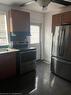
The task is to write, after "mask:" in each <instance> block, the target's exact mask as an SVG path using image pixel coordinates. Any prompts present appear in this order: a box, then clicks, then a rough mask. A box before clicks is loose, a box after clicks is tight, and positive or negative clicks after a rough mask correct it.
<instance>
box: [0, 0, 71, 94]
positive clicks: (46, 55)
mask: <svg viewBox="0 0 71 95" xmlns="http://www.w3.org/2000/svg"><path fill="white" fill-rule="evenodd" d="M1 3H2V2H1ZM5 3H6V4H5ZM5 3H4V4H0V10H1V12H6V13H7V25H8V32H9V34H8V36H10V35H11V36H12V37H13V38H12V40H13V39H14V40H15V38H16V37H18V36H17V35H20V33H21V32H22V30H19V29H23V27H21V28H19V27H17V28H16V26H15V25H16V24H17V26H19V25H18V23H16V24H15V23H14V26H15V28H16V29H17V31H18V32H20V33H17V34H16V33H12V31H13V30H12V27H11V28H10V24H9V17H8V16H9V14H8V13H9V11H10V12H11V9H13V10H19V12H20V11H25V12H27V13H28V12H29V13H30V24H31V25H40V26H41V33H40V39H41V40H40V47H41V48H39V51H40V52H39V53H38V51H37V53H38V54H40V56H39V58H38V57H37V59H41V61H42V62H41V61H40V60H39V61H40V62H39V61H38V62H36V65H38V66H36V69H37V70H38V71H36V74H37V73H39V75H38V74H37V76H39V77H36V78H35V70H34V72H31V73H29V74H28V75H29V77H28V75H27V74H25V76H26V77H28V78H25V77H24V82H22V81H23V79H21V78H19V77H18V78H19V79H18V78H15V80H14V78H13V79H12V78H11V80H9V79H8V80H5V81H7V82H5V81H4V80H3V83H5V85H6V86H7V83H8V82H9V83H8V85H9V86H7V87H4V86H5V85H4V86H3V87H2V88H1V93H15V92H16V93H17V92H18V93H20V94H21V93H24V95H25V94H26V92H27V91H28V90H27V89H29V88H31V89H32V87H34V85H33V86H31V84H35V83H37V85H36V89H33V90H31V91H32V92H31V93H30V95H34V94H35V93H36V95H38V94H39V95H47V94H48V95H55V91H56V95H65V94H67V93H71V92H70V87H71V86H70V83H68V82H66V81H63V80H62V79H60V78H58V77H56V76H55V77H54V75H49V73H50V70H49V68H48V67H49V65H50V64H51V46H52V15H54V14H59V13H63V12H65V11H66V12H67V11H70V10H71V6H64V5H61V4H56V3H50V5H49V6H48V7H47V10H48V11H47V10H44V11H43V12H42V8H40V7H39V6H38V5H37V4H34V3H33V5H32V8H31V7H30V6H31V5H27V6H25V8H23V7H21V8H19V7H18V4H16V5H15V4H13V5H12V3H13V2H9V1H8V2H5ZM7 3H8V4H11V5H7ZM20 4H21V3H20ZM34 5H37V6H38V7H37V8H35V9H34V11H33V10H32V9H33V8H34ZM51 6H52V7H51ZM38 8H40V10H39V11H36V10H38ZM14 17H15V16H14ZM70 18H71V17H70ZM15 19H17V18H15ZM46 19H47V20H46ZM11 20H12V19H11ZM14 21H15V20H14ZM16 21H18V19H17V20H16ZM16 21H15V22H16ZM28 21H29V20H28ZM57 21H58V19H57ZM69 21H70V20H69ZM21 22H22V20H21V21H19V23H21ZM54 22H55V20H54ZM22 23H23V22H22ZM28 23H29V22H28ZM11 24H12V23H11ZM27 25H28V24H27ZM53 25H54V24H53ZM24 27H26V26H24ZM9 28H10V29H11V30H10V29H9ZM26 29H27V28H26ZM10 32H11V34H10ZM24 34H25V35H27V36H28V39H29V36H30V35H31V34H29V33H25V32H24V33H22V35H24ZM17 39H18V38H17ZM19 39H22V37H19ZM9 40H10V38H9ZM12 40H11V41H9V42H10V46H9V47H10V48H11V46H13V43H12ZM28 41H29V40H28ZM28 43H29V42H28ZM21 44H22V43H21ZM29 45H30V44H29ZM14 46H15V45H14ZM19 46H20V45H19ZM31 46H35V45H31ZM29 47H30V46H29ZM35 47H37V46H35ZM14 48H15V47H14ZM37 48H38V47H37ZM12 51H13V50H12ZM13 53H14V52H13ZM38 54H37V55H38ZM13 55H14V54H13ZM13 55H10V56H12V57H14V56H15V55H14V56H13ZM8 56H9V55H8ZM4 57H5V56H4ZM15 57H16V56H15ZM15 57H14V58H15ZM1 60H2V58H1ZM11 60H13V59H11ZM2 61H3V60H2ZM7 61H9V60H7ZM13 61H14V60H13ZM11 62H12V61H11ZM14 62H15V61H14ZM38 63H39V64H38ZM40 63H41V64H40ZM45 63H46V64H45ZM13 65H14V64H13ZM13 65H12V66H11V65H10V64H9V65H8V66H10V68H9V67H8V68H9V70H10V71H11V70H12V71H14V68H13V67H15V66H16V65H14V66H13ZM5 71H6V70H5ZM8 72H9V71H7V75H8ZM15 73H16V71H15ZM33 73H34V74H33ZM11 74H13V72H11ZM5 75H6V74H5ZM9 75H10V72H9ZM30 75H31V76H33V78H30ZM40 75H41V76H40ZM49 78H50V79H49ZM25 79H26V80H25ZM52 79H53V80H52ZM27 80H28V81H27ZM32 80H33V81H32ZM16 81H17V82H16ZM25 81H26V82H25ZM29 81H31V82H29ZM15 82H16V84H14V83H15ZM53 82H54V83H53ZM18 83H19V84H18ZM27 83H28V84H30V85H28V84H27ZM38 83H40V85H38ZM61 83H62V84H61ZM24 84H25V86H24ZM53 84H54V85H53ZM55 84H56V85H55ZM11 85H12V87H11ZM52 85H53V86H52ZM64 85H67V86H66V87H64ZM14 86H15V88H14ZM17 86H18V87H17ZM54 86H55V88H54ZM9 87H11V89H9ZM51 87H52V88H51ZM57 87H58V88H57ZM60 87H61V88H62V89H61V88H60ZM13 88H14V89H15V90H13ZM3 89H4V90H5V91H4V90H3ZM16 89H17V91H16ZM64 89H67V90H66V91H65V90H64ZM8 90H9V92H8ZM10 90H11V91H10ZM25 90H26V91H25ZM62 91H63V92H62ZM29 92H30V91H29ZM27 93H28V92H27ZM44 93H46V94H44ZM52 93H53V94H52ZM69 95H70V94H69Z"/></svg>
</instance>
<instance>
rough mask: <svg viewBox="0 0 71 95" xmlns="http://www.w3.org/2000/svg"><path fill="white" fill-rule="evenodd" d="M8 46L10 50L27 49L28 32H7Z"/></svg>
mask: <svg viewBox="0 0 71 95" xmlns="http://www.w3.org/2000/svg"><path fill="white" fill-rule="evenodd" d="M8 36H9V37H8V38H9V45H10V47H11V48H12V47H13V48H26V47H28V39H27V36H30V32H9V34H8Z"/></svg>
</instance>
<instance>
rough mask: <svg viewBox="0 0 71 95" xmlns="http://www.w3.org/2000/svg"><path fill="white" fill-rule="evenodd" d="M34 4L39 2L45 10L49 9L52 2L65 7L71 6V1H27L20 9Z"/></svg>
mask: <svg viewBox="0 0 71 95" xmlns="http://www.w3.org/2000/svg"><path fill="white" fill-rule="evenodd" d="M33 2H37V3H38V4H39V5H40V6H42V7H43V8H45V7H47V6H48V4H49V3H50V2H54V3H58V4H62V5H65V6H69V5H71V0H30V1H27V2H25V3H23V4H21V5H20V7H23V6H25V5H29V4H31V3H33Z"/></svg>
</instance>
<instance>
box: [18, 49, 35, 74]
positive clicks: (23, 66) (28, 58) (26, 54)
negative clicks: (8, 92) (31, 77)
mask: <svg viewBox="0 0 71 95" xmlns="http://www.w3.org/2000/svg"><path fill="white" fill-rule="evenodd" d="M35 60H36V50H29V51H21V52H20V74H24V73H27V72H29V71H32V70H35Z"/></svg>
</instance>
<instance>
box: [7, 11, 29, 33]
mask: <svg viewBox="0 0 71 95" xmlns="http://www.w3.org/2000/svg"><path fill="white" fill-rule="evenodd" d="M8 31H9V32H29V31H30V14H29V13H28V12H23V11H18V10H11V11H9V27H8Z"/></svg>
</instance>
